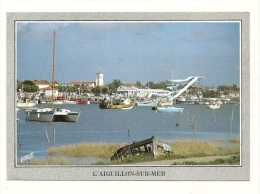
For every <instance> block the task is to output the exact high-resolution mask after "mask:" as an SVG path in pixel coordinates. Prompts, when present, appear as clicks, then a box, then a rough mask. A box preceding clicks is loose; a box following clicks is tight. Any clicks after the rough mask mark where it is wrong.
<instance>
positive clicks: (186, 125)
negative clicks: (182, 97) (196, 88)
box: [186, 107, 190, 126]
mask: <svg viewBox="0 0 260 194" xmlns="http://www.w3.org/2000/svg"><path fill="white" fill-rule="evenodd" d="M189 108H190V107H188V108H187V112H186V126H188V114H189Z"/></svg>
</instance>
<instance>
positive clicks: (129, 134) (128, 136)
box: [127, 127, 130, 137]
mask: <svg viewBox="0 0 260 194" xmlns="http://www.w3.org/2000/svg"><path fill="white" fill-rule="evenodd" d="M127 131H128V137H130V128H129V127H128V130H127Z"/></svg>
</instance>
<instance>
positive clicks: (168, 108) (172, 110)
mask: <svg viewBox="0 0 260 194" xmlns="http://www.w3.org/2000/svg"><path fill="white" fill-rule="evenodd" d="M183 109H184V108H182V107H174V106H165V107H157V110H156V112H158V113H178V112H180V113H182V112H183Z"/></svg>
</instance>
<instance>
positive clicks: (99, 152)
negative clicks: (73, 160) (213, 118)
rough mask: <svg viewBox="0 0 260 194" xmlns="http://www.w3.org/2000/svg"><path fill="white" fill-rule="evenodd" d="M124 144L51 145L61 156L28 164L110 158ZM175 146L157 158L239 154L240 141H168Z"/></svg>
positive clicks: (134, 159)
mask: <svg viewBox="0 0 260 194" xmlns="http://www.w3.org/2000/svg"><path fill="white" fill-rule="evenodd" d="M223 142H230V143H232V144H231V145H232V146H231V147H221V146H220V145H219V143H223ZM127 144H128V143H122V144H105V143H80V144H78V145H67V146H60V147H51V148H50V149H49V150H47V151H48V153H49V155H50V156H59V158H58V159H57V158H55V159H53V158H50V159H48V160H44V161H40V160H33V161H31V162H29V163H27V164H31V165H70V164H69V163H68V162H67V160H66V156H69V157H91V156H95V157H99V158H103V159H109V158H110V157H111V156H112V155H113V154H114V152H115V151H116V150H117V149H119V148H121V147H123V146H125V145H127ZM168 144H169V145H171V146H172V148H173V153H170V154H166V155H161V156H159V157H157V158H156V160H164V159H179V158H190V157H204V156H223V155H239V154H240V141H239V139H238V138H235V139H231V140H228V139H218V140H215V141H213V142H208V141H204V142H196V141H174V142H168ZM152 160H155V159H153V158H152V157H151V156H149V155H139V156H129V157H127V158H124V159H123V160H122V161H119V162H117V163H113V164H127V163H135V162H144V161H152ZM93 165H105V163H104V162H97V163H93ZM191 165H192V164H191Z"/></svg>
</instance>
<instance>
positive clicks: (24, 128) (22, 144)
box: [17, 104, 240, 161]
mask: <svg viewBox="0 0 260 194" xmlns="http://www.w3.org/2000/svg"><path fill="white" fill-rule="evenodd" d="M37 106H49V105H37ZM181 106H182V107H184V111H183V113H180V114H179V113H156V112H155V111H153V110H152V109H151V107H137V106H135V107H134V108H133V109H130V110H104V109H99V107H98V104H91V105H56V106H55V108H62V107H64V108H69V109H79V110H80V111H81V114H80V117H79V120H78V122H77V123H66V122H52V123H50V122H33V121H26V120H25V111H24V110H20V111H19V112H18V113H17V117H18V118H19V119H20V123H19V122H18V123H17V160H18V161H19V160H20V158H22V157H24V156H26V155H28V154H30V153H32V152H33V153H34V158H36V159H42V158H48V157H49V155H48V152H47V150H48V148H50V147H52V146H62V145H69V144H73V145H77V144H79V143H83V142H92V143H100V142H103V143H124V142H127V143H132V142H133V141H141V140H144V139H148V138H150V137H151V136H152V135H154V136H155V138H157V139H159V140H162V141H165V142H170V141H176V140H190V141H212V142H214V141H216V140H219V139H234V138H240V108H239V106H238V105H231V104H226V105H222V106H221V107H220V108H219V109H216V110H214V112H213V111H212V110H211V109H207V108H206V106H205V105H181ZM234 106H236V108H235V111H234V115H233V121H232V123H231V124H230V125H229V122H230V119H231V116H232V107H234ZM193 115H194V116H193ZM214 115H215V116H214ZM177 123H179V125H176V124H177ZM192 125H193V126H194V127H192ZM195 125H196V126H195ZM227 127H228V129H227ZM45 129H46V130H45ZM46 131H47V135H48V139H49V143H48V139H47V136H46ZM54 131H55V135H54ZM128 131H129V133H128ZM18 137H19V139H20V141H18ZM54 140H55V142H54ZM226 146H229V145H228V144H227V145H226Z"/></svg>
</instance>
